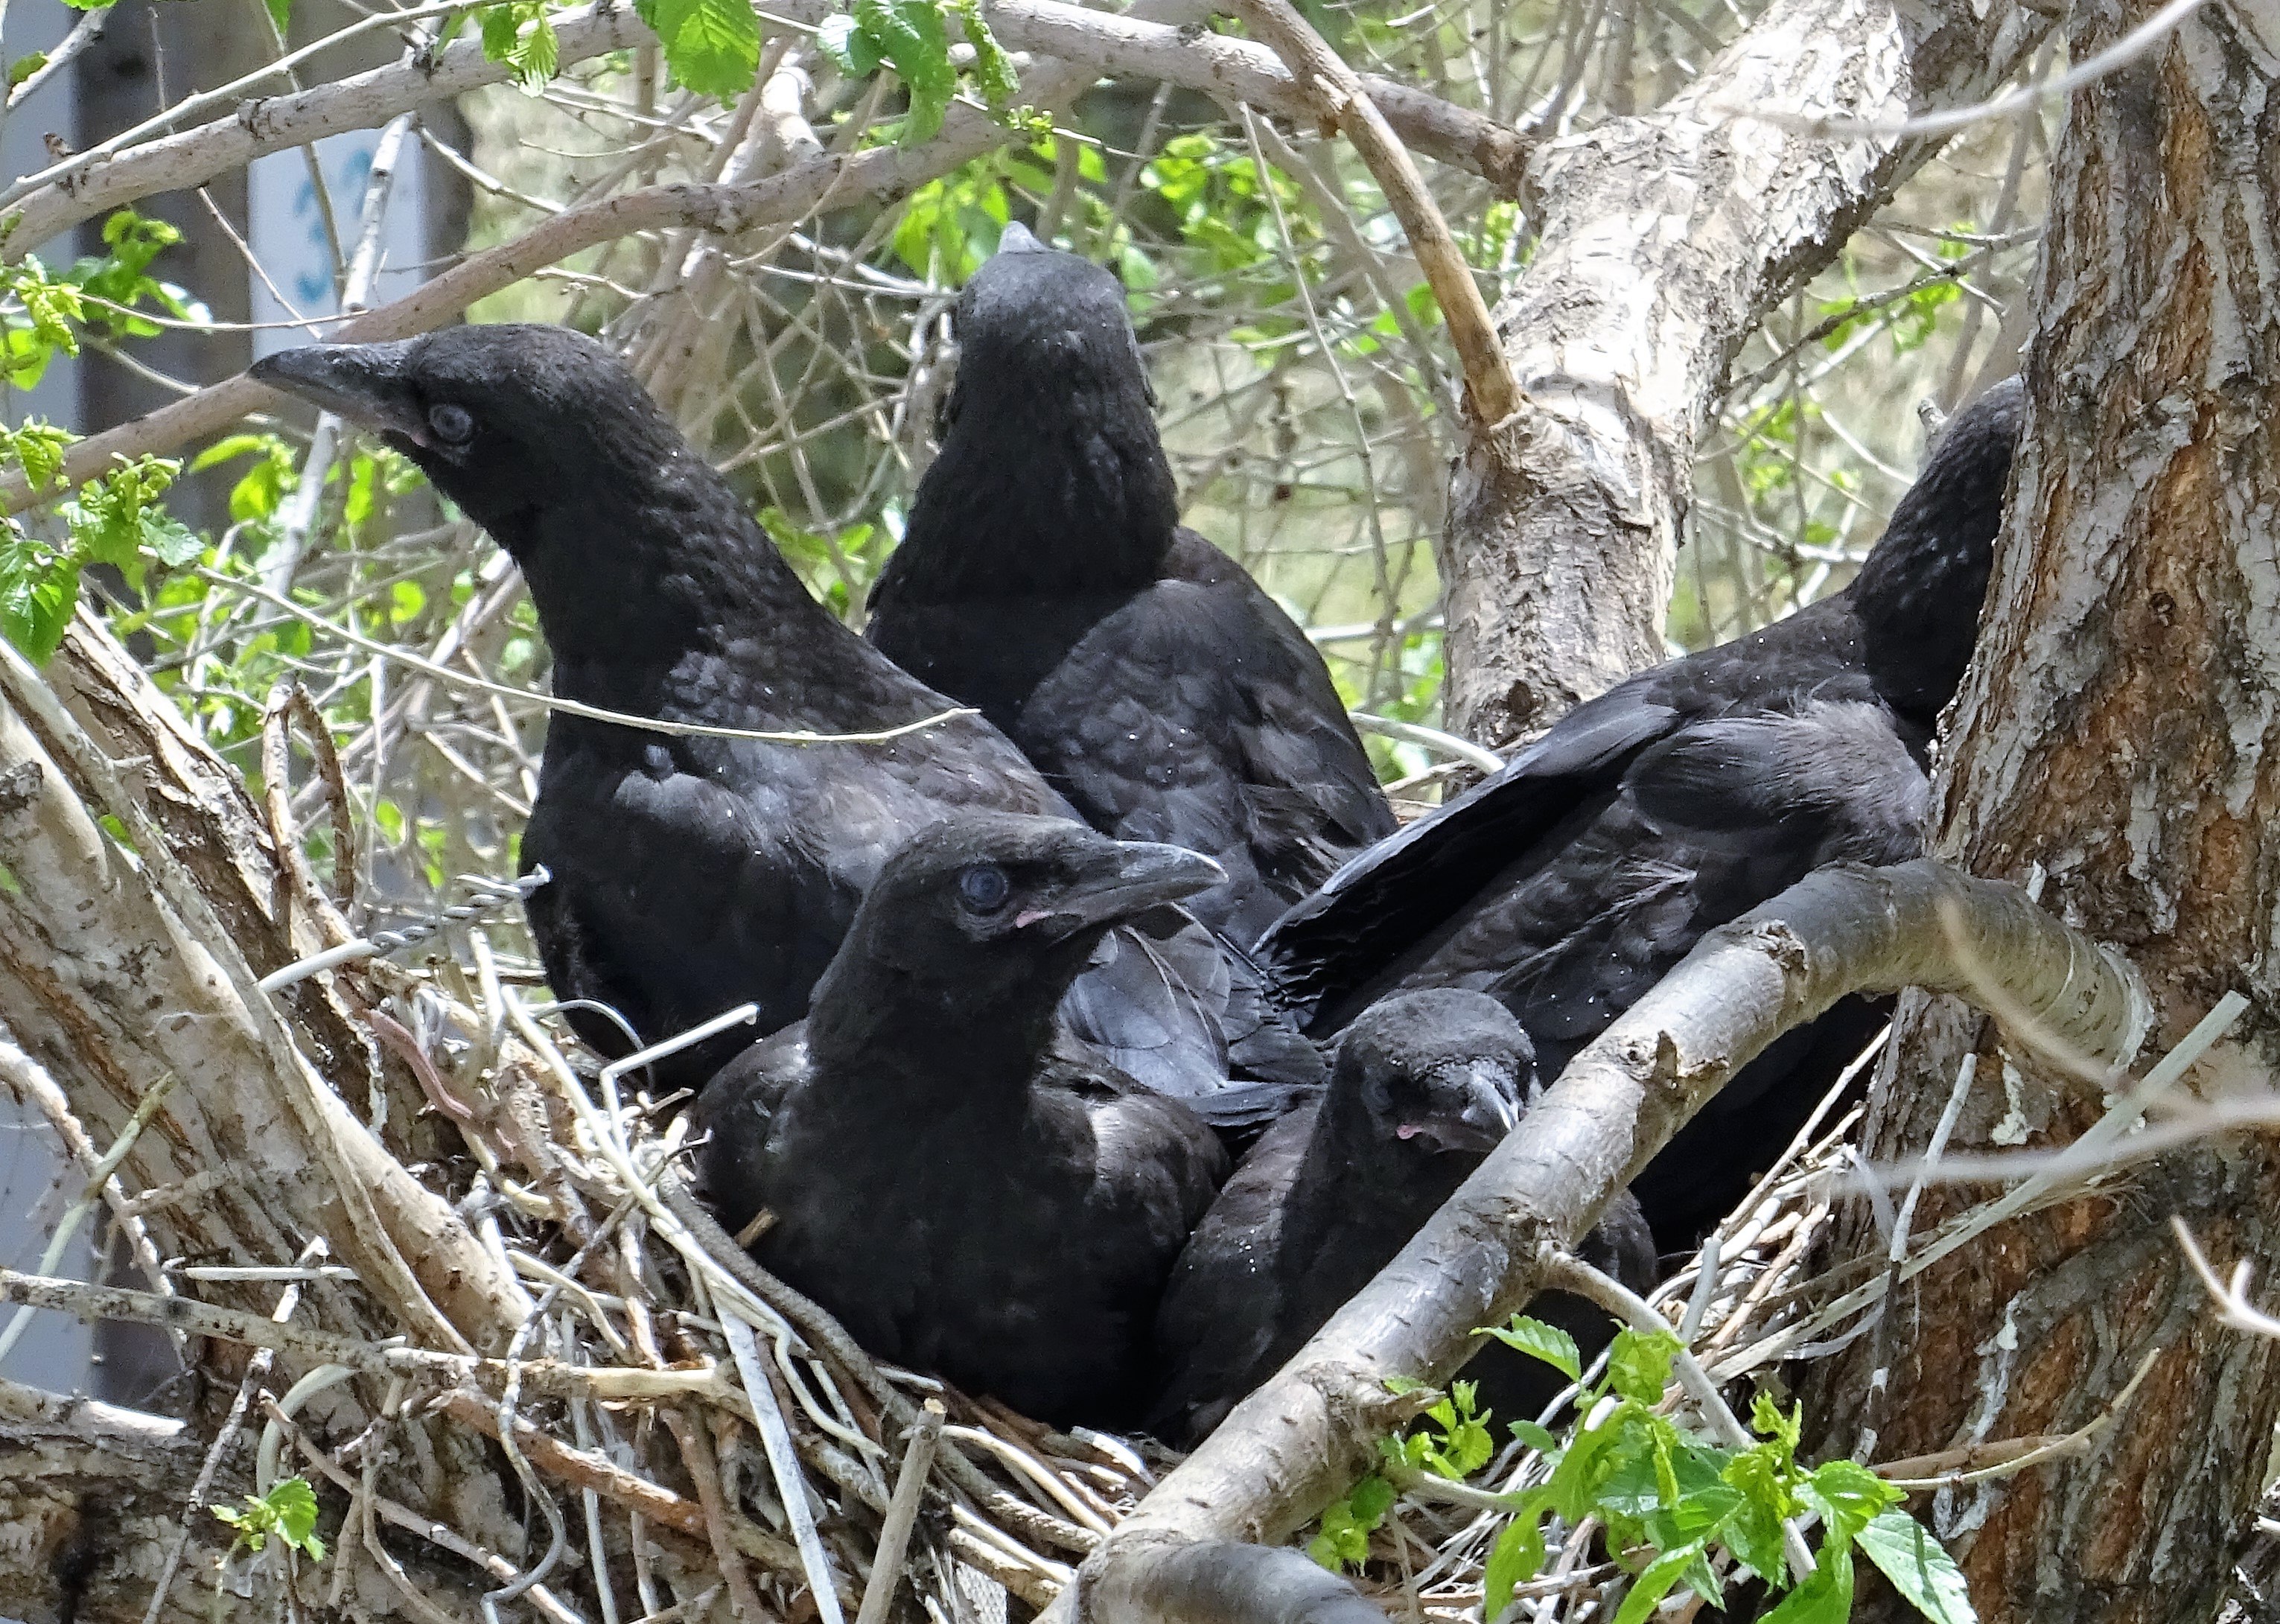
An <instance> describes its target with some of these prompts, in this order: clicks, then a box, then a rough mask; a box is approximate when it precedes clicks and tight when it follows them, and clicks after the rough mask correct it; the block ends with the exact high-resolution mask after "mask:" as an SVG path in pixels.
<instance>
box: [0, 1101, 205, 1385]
mask: <svg viewBox="0 0 2280 1624" xmlns="http://www.w3.org/2000/svg"><path fill="white" fill-rule="evenodd" d="M173 1086H174V1074H173V1073H172V1072H169V1073H167V1074H166V1075H165V1076H163V1077H161V1078H159V1079H158V1081H156V1082H154V1083H152V1084H151V1085H150V1088H149V1089H146V1090H144V1092H143V1097H142V1098H141V1099H140V1100H138V1101H136V1102H135V1114H134V1115H133V1116H132V1117H130V1118H128V1119H127V1126H126V1128H123V1129H121V1130H120V1132H119V1138H118V1140H117V1142H116V1143H113V1144H112V1147H111V1149H110V1150H108V1151H104V1156H103V1159H102V1160H101V1161H99V1162H97V1163H96V1165H95V1166H93V1167H91V1168H89V1170H88V1174H87V1188H86V1189H83V1190H81V1192H80V1194H79V1197H78V1198H77V1199H76V1200H74V1201H73V1203H72V1204H71V1205H69V1206H68V1207H65V1209H64V1215H63V1218H62V1219H61V1220H59V1221H58V1223H57V1225H56V1231H55V1233H54V1234H53V1235H50V1236H49V1237H48V1249H47V1251H44V1252H42V1253H41V1254H40V1273H41V1274H52V1273H53V1272H54V1271H55V1266H56V1265H57V1264H58V1263H60V1262H62V1261H63V1256H64V1249H65V1247H66V1246H68V1245H70V1244H71V1238H72V1236H73V1235H77V1234H78V1233H79V1227H80V1224H81V1221H82V1220H84V1219H85V1218H86V1217H87V1215H88V1214H89V1212H93V1211H94V1210H95V1205H96V1202H98V1201H100V1200H102V1199H103V1187H104V1185H105V1184H107V1183H109V1182H110V1181H111V1175H112V1174H114V1173H116V1172H118V1171H119V1163H121V1162H123V1161H125V1160H126V1159H127V1152H128V1151H131V1150H133V1149H134V1148H135V1141H136V1140H137V1139H139V1138H141V1137H142V1136H143V1129H144V1128H148V1127H150V1119H151V1118H152V1117H155V1116H157V1115H158V1107H159V1106H160V1105H162V1104H165V1103H166V1096H167V1094H168V1093H169V1092H170V1091H171V1090H172V1089H173ZM31 1321H32V1309H31V1306H30V1305H28V1304H27V1305H25V1306H23V1307H21V1308H19V1309H18V1310H17V1311H16V1312H15V1314H14V1316H13V1317H12V1318H11V1319H10V1320H9V1321H8V1328H7V1329H6V1330H4V1331H0V1359H5V1358H7V1357H8V1355H9V1353H10V1352H11V1351H12V1350H13V1349H14V1348H15V1346H16V1344H17V1343H19V1342H20V1341H22V1340H23V1335H24V1331H25V1328H27V1326H29V1325H30V1324H31Z"/></svg>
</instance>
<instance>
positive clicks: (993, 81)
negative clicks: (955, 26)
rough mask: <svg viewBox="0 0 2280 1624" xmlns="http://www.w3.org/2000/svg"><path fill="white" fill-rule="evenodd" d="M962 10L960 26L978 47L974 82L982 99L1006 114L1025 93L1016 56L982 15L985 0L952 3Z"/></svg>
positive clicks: (958, 10) (965, 0)
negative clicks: (1015, 100) (1012, 54)
mask: <svg viewBox="0 0 2280 1624" xmlns="http://www.w3.org/2000/svg"><path fill="white" fill-rule="evenodd" d="M951 9H952V10H954V11H955V12H957V13H958V21H959V27H961V28H963V29H964V30H965V31H966V42H967V44H969V45H971V46H973V47H974V87H975V88H976V89H979V90H980V91H981V92H982V103H983V104H984V105H986V106H987V107H988V108H989V109H990V112H993V113H997V114H1000V115H1002V114H1004V113H1005V111H1006V110H1007V109H1008V108H1010V107H1012V106H1013V98H1014V96H1017V95H1019V94H1020V93H1021V75H1020V74H1019V73H1015V72H1014V71H1013V58H1011V57H1009V56H1007V55H1006V54H1005V47H1003V46H1002V45H1000V44H998V43H997V35H994V34H992V33H990V25H989V24H988V23H987V22H984V21H983V20H982V0H954V3H953V5H952V7H951Z"/></svg>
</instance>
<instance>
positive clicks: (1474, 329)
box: [1228, 0, 1520, 426]
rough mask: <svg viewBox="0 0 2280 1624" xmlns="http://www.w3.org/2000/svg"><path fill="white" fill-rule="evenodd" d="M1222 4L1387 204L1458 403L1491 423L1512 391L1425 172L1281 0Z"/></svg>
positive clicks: (1511, 402) (1511, 399)
mask: <svg viewBox="0 0 2280 1624" xmlns="http://www.w3.org/2000/svg"><path fill="white" fill-rule="evenodd" d="M1228 6H1229V10H1231V11H1232V12H1234V13H1235V14H1236V16H1238V17H1240V18H1241V19H1243V21H1244V25H1245V26H1246V27H1249V28H1250V29H1251V31H1252V33H1254V34H1256V35H1259V37H1260V38H1261V39H1264V40H1265V41H1266V42H1267V43H1268V44H1269V45H1272V46H1273V47H1274V48H1275V54H1276V55H1278V56H1280V57H1281V58H1283V63H1284V65H1286V66H1287V67H1288V68H1289V69H1290V73H1291V75H1292V76H1293V77H1294V78H1295V79H1296V80H1297V81H1298V87H1299V92H1300V96H1301V98H1302V99H1303V100H1304V101H1305V102H1306V104H1307V109H1308V111H1310V112H1313V114H1314V116H1315V117H1316V118H1318V119H1321V121H1322V122H1323V123H1325V124H1329V125H1335V126H1336V127H1338V128H1339V129H1341V130H1343V131H1344V133H1345V137H1346V140H1347V141H1348V142H1351V143H1352V146H1353V150H1355V152H1357V153H1358V154H1360V158H1361V161H1362V162H1363V163H1364V164H1365V165H1367V166H1368V168H1369V173H1370V174H1371V176H1372V178H1373V179H1375V181H1377V186H1378V189H1379V190H1380V191H1382V192H1383V193H1384V194H1385V200H1386V202H1387V203H1388V204H1391V205H1392V208H1393V212H1394V214H1395V216H1396V218H1398V219H1399V220H1400V221H1401V229H1402V230H1403V232H1405V233H1406V235H1407V236H1408V238H1409V248H1410V251H1411V252H1412V253H1413V254H1415V255H1416V256H1417V265H1418V268H1419V269H1421V271H1423V272H1424V273H1425V281H1426V282H1427V283H1428V284H1429V286H1430V287H1431V288H1432V289H1433V297H1434V300H1435V301H1436V302H1437V304H1439V305H1440V306H1441V314H1442V316H1443V318H1444V319H1446V320H1447V322H1448V324H1449V341H1450V343H1452V344H1454V345H1455V346H1456V350H1457V359H1458V360H1459V362H1460V364H1461V365H1462V366H1463V367H1464V372H1465V404H1466V406H1467V409H1468V410H1469V412H1471V414H1472V417H1473V419H1474V420H1475V422H1477V423H1480V424H1482V425H1483V426H1491V425H1494V424H1497V423H1500V422H1502V421H1503V420H1504V419H1506V418H1508V417H1510V416H1511V415H1512V413H1513V411H1514V408H1515V407H1516V406H1518V405H1519V404H1520V389H1519V386H1518V384H1516V383H1515V382H1514V380H1513V375H1512V365H1511V363H1510V362H1508V361H1507V360H1506V359H1505V353H1504V349H1503V346H1502V345H1500V344H1498V343H1497V335H1496V327H1495V326H1494V324H1492V323H1491V322H1490V319H1489V306H1488V301H1487V300H1486V299H1483V297H1481V289H1480V284H1479V283H1478V282H1476V281H1474V280H1473V270H1472V267H1471V266H1468V265H1467V264H1466V263H1465V256H1464V255H1463V253H1461V252H1460V250H1458V247H1457V239H1456V238H1455V236H1454V235H1452V234H1451V232H1450V230H1449V222H1448V221H1447V220H1446V219H1443V218H1442V215H1441V210H1440V207H1439V205H1438V204H1436V203H1435V202H1434V201H1433V194H1432V193H1431V192H1429V191H1428V190H1426V189H1425V178H1424V177H1423V176H1422V175H1421V174H1419V173H1417V165H1416V164H1415V163H1414V162H1413V161H1412V160H1411V158H1410V157H1409V153H1408V150H1407V149H1406V148H1405V147H1403V145H1402V144H1401V138H1400V137H1399V136H1398V135H1395V134H1394V133H1393V129H1392V127H1391V126H1390V125H1389V124H1388V123H1387V122H1386V118H1385V113H1384V112H1383V109H1381V108H1380V107H1378V105H1377V104H1375V101H1373V100H1372V99H1371V96H1370V93H1369V91H1368V90H1367V88H1366V87H1364V85H1363V84H1362V81H1361V77H1360V75H1359V74H1358V73H1355V72H1354V71H1353V69H1352V68H1351V67H1349V66H1347V65H1346V64H1345V60H1344V58H1342V57H1340V56H1339V55H1338V53H1337V52H1336V51H1335V50H1331V49H1330V46H1329V42H1328V41H1327V40H1325V39H1323V38H1322V36H1321V35H1319V34H1317V33H1315V32H1314V27H1313V24H1312V23H1310V22H1308V21H1307V20H1306V19H1305V18H1304V17H1302V16H1300V15H1299V14H1298V8H1297V7H1296V6H1294V5H1292V4H1290V0H1228Z"/></svg>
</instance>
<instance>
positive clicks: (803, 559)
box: [760, 507, 887, 616]
mask: <svg viewBox="0 0 2280 1624" xmlns="http://www.w3.org/2000/svg"><path fill="white" fill-rule="evenodd" d="M760 528H762V529H763V530H766V532H767V533H768V539H769V540H770V541H772V542H774V543H775V544H776V550H777V551H779V552H781V553H782V554H783V556H784V557H785V558H788V559H790V561H791V565H792V567H793V568H795V569H797V571H799V573H801V575H803V576H804V577H805V578H806V580H807V581H808V582H809V584H810V585H811V586H813V587H815V588H816V589H817V591H818V596H820V597H821V598H822V599H823V601H824V603H825V604H826V605H827V606H828V608H829V609H830V610H831V612H832V613H834V614H836V615H840V616H844V615H845V614H846V613H847V611H848V609H849V607H850V605H851V604H852V603H853V601H854V597H855V595H856V594H857V593H859V592H868V591H869V590H870V588H871V583H872V582H873V581H875V580H877V579H878V574H879V570H880V568H881V566H883V565H884V564H885V563H886V561H887V548H886V545H885V543H886V535H885V532H883V531H882V530H881V529H880V528H879V527H878V526H876V525H850V526H848V527H846V528H845V529H843V530H836V531H833V532H832V533H830V534H829V535H825V534H824V533H823V532H821V531H818V530H806V529H802V528H801V527H799V526H798V525H797V524H794V523H793V522H792V520H791V518H790V515H789V514H787V513H786V512H784V511H783V510H782V508H779V507H771V508H764V509H762V510H761V512H760Z"/></svg>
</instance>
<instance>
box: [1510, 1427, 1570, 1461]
mask: <svg viewBox="0 0 2280 1624" xmlns="http://www.w3.org/2000/svg"><path fill="white" fill-rule="evenodd" d="M1512 1435H1513V1436H1514V1437H1515V1438H1518V1439H1519V1440H1520V1441H1521V1443H1525V1444H1527V1445H1528V1447H1529V1448H1530V1449H1532V1450H1534V1451H1536V1452H1537V1454H1539V1455H1550V1454H1553V1453H1556V1452H1557V1451H1558V1450H1559V1448H1560V1440H1559V1439H1557V1438H1555V1437H1553V1436H1552V1429H1551V1428H1548V1427H1546V1426H1544V1423H1543V1422H1541V1421H1529V1420H1520V1421H1514V1423H1513V1424H1512Z"/></svg>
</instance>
